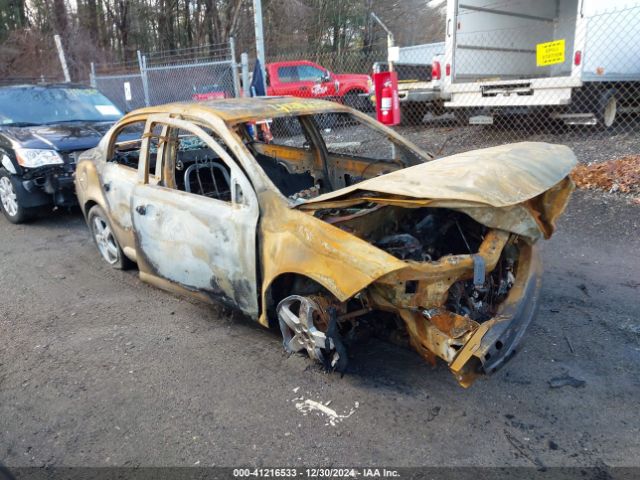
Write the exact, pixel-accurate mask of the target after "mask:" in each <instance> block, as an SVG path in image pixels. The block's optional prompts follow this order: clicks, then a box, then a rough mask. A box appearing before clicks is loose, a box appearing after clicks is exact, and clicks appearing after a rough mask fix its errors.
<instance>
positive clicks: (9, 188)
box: [0, 168, 35, 223]
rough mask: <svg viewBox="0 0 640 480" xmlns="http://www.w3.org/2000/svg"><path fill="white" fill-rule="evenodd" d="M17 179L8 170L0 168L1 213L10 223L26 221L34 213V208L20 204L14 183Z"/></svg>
mask: <svg viewBox="0 0 640 480" xmlns="http://www.w3.org/2000/svg"><path fill="white" fill-rule="evenodd" d="M17 181H18V180H16V178H15V176H14V175H12V174H11V173H10V172H9V171H8V170H6V169H4V168H0V205H1V206H2V207H1V208H2V213H4V216H5V217H6V218H7V220H9V221H10V222H11V223H23V222H26V221H28V220H30V219H31V218H33V215H34V213H35V210H34V209H31V208H25V207H23V206H22V205H20V201H19V199H18V194H17V191H16V185H15V184H16V182H17Z"/></svg>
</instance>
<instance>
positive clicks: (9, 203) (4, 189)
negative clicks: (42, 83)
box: [0, 177, 18, 217]
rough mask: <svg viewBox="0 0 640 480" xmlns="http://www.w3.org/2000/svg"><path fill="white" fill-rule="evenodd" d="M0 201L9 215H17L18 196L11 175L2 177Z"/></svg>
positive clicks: (0, 180)
mask: <svg viewBox="0 0 640 480" xmlns="http://www.w3.org/2000/svg"><path fill="white" fill-rule="evenodd" d="M0 201H1V202H2V208H3V209H4V211H5V212H7V214H8V215H9V216H11V217H15V216H16V215H17V214H18V196H17V195H16V192H15V190H14V189H13V184H12V183H11V180H10V179H9V177H2V178H0Z"/></svg>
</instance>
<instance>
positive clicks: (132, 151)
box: [111, 120, 162, 175]
mask: <svg viewBox="0 0 640 480" xmlns="http://www.w3.org/2000/svg"><path fill="white" fill-rule="evenodd" d="M145 124H146V120H142V121H139V122H133V123H130V124H127V125H125V126H124V127H123V128H122V129H120V131H119V132H118V133H117V134H116V140H115V142H114V145H113V153H112V154H111V161H112V162H115V163H118V164H120V165H123V166H125V167H129V168H132V169H135V170H137V168H138V164H139V163H140V152H141V149H142V140H143V138H144V130H145ZM161 133H162V130H161V126H160V125H156V126H155V127H154V129H153V131H152V132H151V135H149V174H150V175H155V173H156V172H155V170H156V159H157V157H158V146H159V144H160V135H161Z"/></svg>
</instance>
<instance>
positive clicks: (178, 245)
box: [76, 97, 575, 386]
mask: <svg viewBox="0 0 640 480" xmlns="http://www.w3.org/2000/svg"><path fill="white" fill-rule="evenodd" d="M327 115H334V116H337V117H338V120H337V121H336V122H334V124H335V126H334V127H333V128H319V127H318V122H317V120H318V118H326V117H327ZM292 121H293V122H296V123H297V125H298V127H297V128H295V129H292V128H291V122H292ZM285 123H286V125H285ZM139 124H144V126H145V127H144V133H143V134H142V135H140V138H138V139H137V140H130V139H128V140H122V141H121V138H129V137H127V132H128V131H129V130H130V129H131V128H135V127H136V125H139ZM283 125H284V126H286V128H282V127H283ZM574 164H575V157H574V155H573V153H572V152H571V150H570V149H569V148H567V147H565V146H560V145H551V144H544V143H518V144H513V145H504V146H500V147H495V148H488V149H484V150H475V151H471V152H467V153H463V154H459V155H453V156H450V157H445V158H439V159H433V156H432V155H431V154H429V153H427V152H425V151H423V150H421V149H420V148H418V147H417V146H416V145H414V144H412V143H411V142H409V141H407V140H406V139H404V138H402V137H401V136H400V135H398V134H397V133H396V132H394V131H393V130H391V129H388V128H386V127H384V126H382V125H380V124H378V123H377V122H375V121H374V120H372V119H370V118H369V117H368V116H366V115H365V114H362V113H360V112H357V111H355V110H352V109H350V108H348V107H345V106H342V105H338V104H335V103H330V102H325V101H322V100H301V99H294V98H285V97H282V98H277V97H275V98H274V97H271V98H264V99H232V100H219V101H212V102H204V103H198V104H171V105H165V106H158V107H151V108H146V109H142V110H138V111H135V112H132V113H130V114H128V115H126V116H125V117H124V118H123V119H122V120H121V121H120V122H118V123H117V124H116V125H115V126H114V127H113V128H112V129H111V130H110V131H109V132H108V133H107V135H106V136H105V137H104V139H103V140H102V141H101V143H100V144H99V145H98V147H96V148H95V149H93V150H90V151H88V152H85V153H84V154H83V155H82V156H81V158H80V161H79V163H78V168H77V173H76V189H77V194H78V199H79V201H80V205H81V208H82V209H83V212H84V214H85V217H86V220H87V223H88V225H89V228H90V229H91V232H92V234H93V238H94V239H95V243H96V245H97V247H98V249H99V251H100V253H101V255H102V257H103V258H104V260H106V261H107V262H108V263H109V264H111V265H113V266H114V267H117V268H124V267H126V266H127V265H129V264H131V263H133V262H135V263H137V265H138V268H139V272H140V273H139V274H140V278H141V279H142V280H144V281H147V282H150V283H151V284H153V285H156V286H158V287H161V288H164V289H168V290H170V291H173V292H177V293H181V294H185V295H190V296H193V297H196V298H199V299H202V300H205V301H221V302H223V303H225V304H228V305H231V306H233V307H236V308H238V309H240V310H241V311H242V312H244V313H245V314H246V315H248V316H250V317H253V318H255V319H256V320H257V321H258V322H259V323H260V324H262V325H263V326H265V327H268V326H272V327H274V328H278V327H279V329H280V331H281V332H282V336H283V342H284V347H285V349H286V350H287V351H289V352H303V353H304V352H307V353H308V355H309V356H310V357H311V358H313V359H315V360H318V361H320V362H322V363H323V364H324V365H325V366H327V367H328V368H333V369H338V370H344V368H345V367H346V363H347V347H348V346H349V344H350V342H353V341H355V340H357V339H358V338H359V334H360V332H363V331H365V330H368V331H369V332H373V333H374V334H376V335H383V336H385V337H386V338H388V339H391V340H394V341H397V342H399V343H406V344H407V345H408V346H409V345H410V346H411V347H413V348H414V349H415V350H416V351H417V352H418V353H419V354H420V355H421V356H422V357H424V358H425V359H426V360H428V361H429V362H432V363H433V362H435V361H436V360H437V359H438V358H440V359H442V360H443V361H445V362H446V363H447V364H448V365H449V367H450V369H451V370H452V372H453V373H454V375H455V376H456V378H457V380H458V381H459V383H460V384H461V385H463V386H468V385H470V384H471V383H472V381H473V380H474V379H475V378H476V377H478V376H479V375H482V374H491V373H492V372H494V371H495V370H496V369H498V368H499V367H501V366H502V365H503V364H504V363H505V362H506V361H507V360H508V359H509V358H510V357H511V356H512V355H513V354H514V353H515V350H516V348H517V345H518V343H519V341H520V339H521V337H522V335H523V333H524V331H525V329H526V327H527V325H528V324H529V322H530V321H531V319H532V318H533V316H534V314H535V309H536V305H537V303H538V297H539V291H540V278H541V270H540V263H539V258H538V253H537V247H536V242H537V241H538V240H540V239H541V238H548V237H549V236H551V234H552V233H553V231H554V228H555V223H556V220H557V218H558V217H559V216H560V215H561V213H562V212H563V210H564V208H565V206H566V204H567V201H568V199H569V195H570V193H571V191H572V189H573V184H572V182H571V180H570V179H569V177H568V174H569V171H570V170H571V168H572V167H573V165H574Z"/></svg>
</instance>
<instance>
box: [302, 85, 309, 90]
mask: <svg viewBox="0 0 640 480" xmlns="http://www.w3.org/2000/svg"><path fill="white" fill-rule="evenodd" d="M300 90H301V91H305V90H309V87H305V86H302V87H300Z"/></svg>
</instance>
